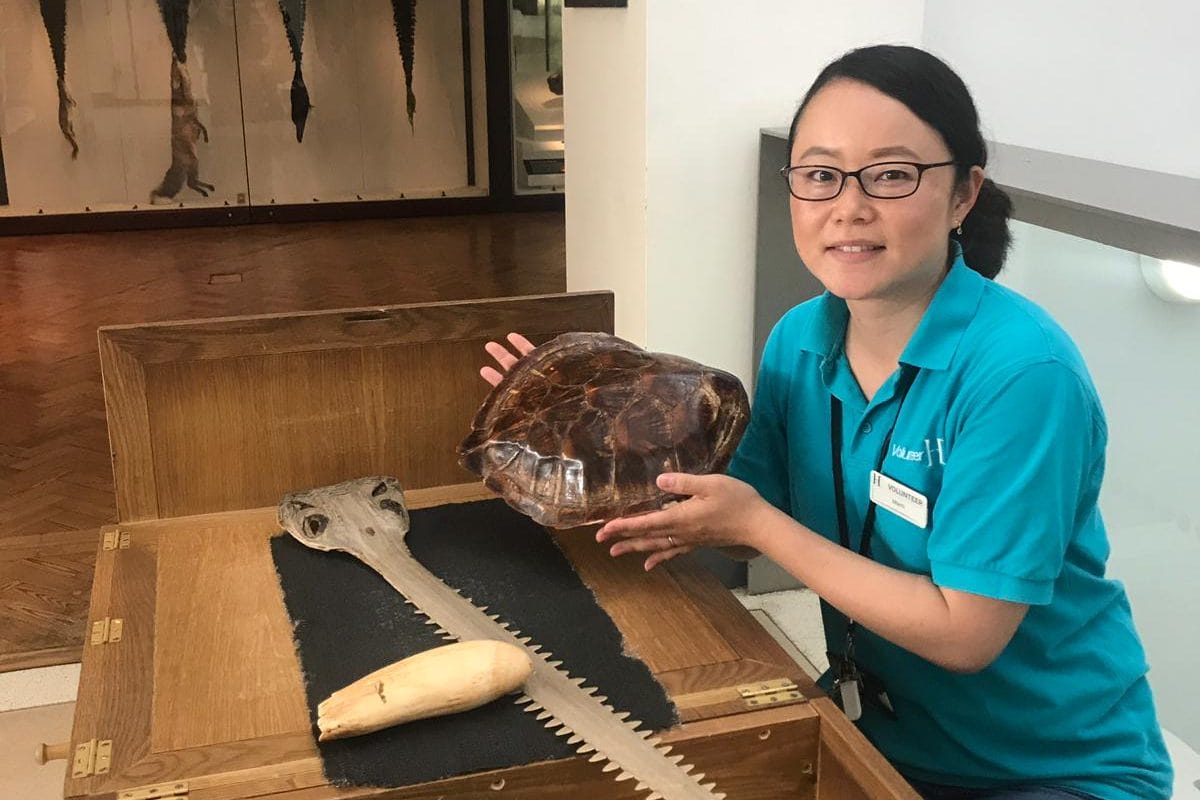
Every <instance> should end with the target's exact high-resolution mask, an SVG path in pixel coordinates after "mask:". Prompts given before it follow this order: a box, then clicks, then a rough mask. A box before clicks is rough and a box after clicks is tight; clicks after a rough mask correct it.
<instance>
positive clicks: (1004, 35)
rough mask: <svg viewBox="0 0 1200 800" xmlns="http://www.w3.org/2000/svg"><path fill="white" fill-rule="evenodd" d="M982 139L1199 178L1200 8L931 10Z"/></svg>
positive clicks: (1115, 2)
mask: <svg viewBox="0 0 1200 800" xmlns="http://www.w3.org/2000/svg"><path fill="white" fill-rule="evenodd" d="M925 8H926V12H925V32H924V46H925V47H926V48H928V49H929V50H931V51H933V52H935V53H937V54H938V55H940V56H942V57H943V58H945V59H946V60H947V61H948V62H949V63H950V64H951V65H952V66H953V67H954V68H955V69H956V70H958V72H959V73H960V74H961V75H962V76H963V79H964V80H965V81H966V82H967V84H968V86H970V88H971V91H972V93H973V94H974V95H975V101H976V103H977V105H978V106H979V109H980V113H981V115H982V117H983V120H984V124H985V126H986V127H985V135H988V136H989V138H993V139H995V140H997V141H1001V142H1006V143H1009V144H1017V145H1023V146H1025V147H1035V148H1039V149H1042V150H1049V151H1052V152H1056V153H1068V154H1070V155H1074V156H1081V157H1084V158H1093V159H1097V160H1100V161H1111V162H1114V163H1118V164H1127V165H1129V166H1134V167H1141V168H1143V169H1152V170H1158V171H1160V172H1170V173H1174V174H1177V175H1185V176H1188V177H1193V178H1200V148H1197V147H1196V146H1195V142H1196V140H1197V138H1198V137H1200V46H1197V43H1196V31H1197V30H1200V3H1197V2H1195V0H1142V2H1138V3H1127V2H1120V0H1101V1H1099V2H1097V0H1055V2H1045V0H1007V2H1003V3H997V2H994V0H926V3H925Z"/></svg>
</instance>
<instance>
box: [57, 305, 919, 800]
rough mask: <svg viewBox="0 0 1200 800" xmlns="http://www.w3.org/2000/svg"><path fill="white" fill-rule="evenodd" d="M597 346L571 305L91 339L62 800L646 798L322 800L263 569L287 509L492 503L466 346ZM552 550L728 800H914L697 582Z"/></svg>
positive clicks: (579, 549) (577, 785) (111, 333)
mask: <svg viewBox="0 0 1200 800" xmlns="http://www.w3.org/2000/svg"><path fill="white" fill-rule="evenodd" d="M611 326H612V297H611V295H609V294H607V293H585V294H564V295H555V296H547V297H535V298H512V299H506V300H491V301H480V302H466V303H441V304H430V305H418V306H399V307H393V308H384V309H367V310H362V309H359V310H353V311H332V312H317V313H309V314H295V315H279V316H269V317H249V318H238V319H225V320H209V321H193V322H181V323H170V324H153V325H144V326H132V327H121V328H108V329H103V330H102V331H101V332H100V349H101V357H102V365H103V370H104V384H105V396H106V401H107V405H108V421H109V428H110V438H111V443H112V450H113V459H114V469H115V474H116V485H117V493H118V508H119V510H120V519H121V522H120V523H119V524H118V525H116V526H113V527H110V528H108V529H106V530H105V536H104V541H105V544H104V545H102V549H101V550H100V552H99V557H98V562H97V568H96V578H95V585H94V589H93V594H92V605H91V614H90V618H89V633H92V634H94V635H93V636H92V637H91V638H90V639H89V643H88V644H87V645H85V653H84V658H83V671H82V676H81V680H80V690H79V700H78V704H77V707H76V717H75V724H74V729H73V734H72V740H71V748H70V752H71V758H72V762H75V761H78V763H77V764H76V763H71V764H70V765H69V768H68V777H67V781H66V787H65V796H66V797H72V798H75V797H79V798H85V797H86V798H97V799H99V798H105V800H108V798H122V800H123V798H124V797H125V796H126V793H131V794H128V797H132V798H143V797H149V796H165V797H171V796H178V797H186V798H188V800H233V799H234V798H251V797H254V798H280V799H281V800H282V799H283V798H287V799H288V800H323V799H324V798H379V799H381V800H382V799H383V798H429V799H430V800H434V799H435V798H446V799H447V800H449V798H480V799H482V798H488V800H494V798H503V797H505V796H507V797H514V798H539V799H541V798H545V799H546V800H550V799H551V798H572V800H578V798H636V797H639V796H643V795H644V793H638V792H635V791H634V785H633V782H625V783H616V782H615V781H614V780H612V778H611V776H610V775H608V774H605V773H602V772H601V769H600V765H599V764H592V763H589V762H588V761H587V760H586V759H584V758H568V759H562V760H556V761H547V762H542V763H536V764H529V765H526V766H522V767H517V768H512V769H505V770H498V771H493V772H487V773H479V774H474V775H467V776H462V777H458V778H454V779H450V780H445V781H439V782H436V783H431V784H425V785H421V786H413V787H402V788H394V789H377V788H370V789H367V788H362V789H338V788H335V787H332V786H330V785H329V783H328V782H327V781H326V780H325V778H324V776H323V774H322V771H321V764H320V758H319V756H318V753H317V749H316V745H315V742H314V741H313V737H312V733H311V728H310V724H309V720H308V714H307V710H306V707H305V702H304V694H303V690H302V678H301V673H300V667H299V663H298V661H297V658H296V655H295V652H294V647H293V642H292V635H291V626H290V623H289V620H288V618H287V615H286V613H285V611H284V607H283V600H282V595H281V593H280V589H279V586H278V582H277V579H276V576H275V572H274V567H273V564H272V561H271V557H270V552H269V549H268V539H269V537H270V536H272V535H274V534H276V533H277V532H278V530H279V526H278V524H277V523H276V522H275V504H276V503H277V502H278V501H279V499H280V498H281V497H282V496H283V494H285V493H286V492H288V491H291V490H295V489H302V488H308V487H313V486H319V485H324V484H330V483H336V482H339V481H342V480H346V479H349V478H353V477H359V476H362V475H368V474H390V475H395V476H396V477H398V478H399V479H400V480H401V482H402V483H403V484H404V485H405V486H406V487H407V488H408V490H409V491H408V500H409V503H410V506H411V507H414V508H419V507H427V506H430V505H436V504H440V503H447V502H462V501H467V500H472V499H481V498H483V497H485V496H487V495H486V490H484V489H483V488H482V486H481V485H480V484H479V483H478V482H474V481H472V480H471V479H472V476H470V475H469V474H468V473H466V472H465V471H463V470H462V469H461V468H460V467H459V466H458V465H457V460H456V457H455V453H454V447H455V445H456V444H457V442H458V441H459V440H460V439H461V438H462V437H463V436H464V435H465V433H466V430H467V426H468V423H469V420H470V418H471V416H472V414H473V413H474V410H475V408H476V407H477V406H478V403H479V402H480V400H481V399H482V397H483V395H484V393H485V392H484V390H485V388H486V387H485V386H484V385H483V383H482V381H481V380H480V379H479V377H478V373H477V369H478V367H479V365H480V363H481V361H482V357H481V353H482V352H483V351H482V345H483V342H485V341H486V340H488V339H494V338H497V337H501V336H503V335H504V334H505V333H507V332H508V331H510V330H520V331H523V332H526V333H527V334H528V335H530V337H531V338H532V339H534V340H535V341H540V340H544V339H547V338H549V337H551V336H553V335H555V334H557V333H560V332H563V331H567V330H605V331H611ZM555 535H556V537H557V538H558V540H559V543H560V546H561V547H562V549H563V551H564V552H565V553H566V554H567V556H568V558H569V559H570V560H571V561H572V563H573V564H574V565H575V568H576V569H577V570H578V571H579V573H580V576H581V577H582V578H583V579H584V580H585V581H586V582H587V583H588V585H589V586H590V587H591V588H592V589H593V591H595V593H596V595H597V598H598V600H599V602H600V603H601V605H602V606H603V607H604V608H605V610H606V611H607V612H608V613H609V615H610V616H611V617H612V618H613V620H614V622H615V623H616V624H617V626H618V627H619V628H620V629H621V631H622V633H623V634H624V636H625V639H626V643H627V646H628V647H629V648H630V649H631V650H632V651H633V652H634V653H635V654H636V655H638V656H639V657H640V658H641V659H642V660H643V661H645V663H646V664H647V665H648V666H649V667H650V669H651V670H652V672H653V673H654V674H655V675H656V677H657V678H658V679H659V681H660V682H661V683H662V684H663V686H664V687H665V688H666V690H667V691H668V693H669V694H670V695H671V697H672V699H673V700H674V701H675V703H676V705H677V706H678V708H679V710H680V716H681V719H682V720H683V722H682V724H681V725H679V726H678V727H676V728H675V729H672V730H670V731H667V732H665V733H664V734H663V739H664V741H665V742H669V743H672V744H673V745H674V746H675V750H676V752H679V753H683V754H684V756H685V757H686V759H687V761H688V762H690V763H695V764H696V765H697V767H698V768H699V769H700V771H702V772H704V773H706V775H708V776H709V777H710V778H711V779H712V780H715V781H717V782H718V785H719V787H720V789H721V791H724V792H726V793H727V794H728V796H729V798H730V800H743V799H744V800H752V799H753V800H759V799H762V800H765V799H766V798H782V797H789V798H791V797H798V798H804V797H815V798H847V799H848V800H858V799H859V798H880V799H883V798H887V799H888V800H901V799H902V800H916V795H915V794H914V793H913V792H912V790H911V789H910V788H909V787H908V786H907V785H906V784H905V783H904V782H903V780H902V779H901V778H900V777H899V776H898V775H897V774H896V773H895V772H894V771H893V770H892V768H891V767H890V766H889V765H888V764H887V762H886V761H885V760H884V759H883V758H882V757H881V756H880V755H879V753H877V752H876V751H875V750H874V749H872V748H871V746H870V745H869V744H868V743H867V741H866V740H865V739H864V738H863V737H862V736H861V734H859V732H858V731H857V729H856V728H855V727H854V726H853V725H852V724H850V723H849V722H848V721H847V720H846V718H845V717H844V716H843V715H842V714H841V712H840V711H838V709H837V708H836V707H835V706H834V705H833V704H832V703H831V702H830V701H829V700H828V699H827V698H825V697H823V696H822V695H821V693H820V692H819V690H817V689H816V687H815V686H813V684H812V683H811V681H809V680H808V679H807V677H806V676H805V675H804V673H803V672H802V671H801V670H800V668H799V667H798V666H797V665H796V664H795V663H794V662H793V661H791V659H790V658H789V657H788V656H787V654H786V653H785V652H784V651H783V650H782V648H781V647H780V646H779V645H778V644H777V643H776V642H775V641H774V640H773V639H772V638H771V637H770V636H769V635H768V634H767V633H766V632H765V631H764V630H763V629H762V628H761V627H760V626H759V625H758V624H757V623H756V622H755V621H754V619H753V618H752V617H751V616H750V615H749V614H748V613H747V612H746V611H745V609H743V607H742V606H741V605H740V604H739V603H738V602H737V601H736V599H735V598H733V597H732V595H730V593H729V592H728V591H727V590H726V589H725V588H724V587H723V586H721V584H720V583H719V582H718V581H717V580H716V579H715V578H714V577H713V576H712V575H710V574H709V573H707V572H706V571H705V570H704V569H703V568H702V567H700V566H699V565H698V564H696V563H695V562H694V561H693V560H691V559H689V558H680V559H675V560H673V561H672V562H670V563H669V564H668V565H667V566H666V568H664V569H659V570H655V571H654V572H653V573H650V574H646V573H644V572H643V571H642V569H641V566H640V561H638V560H637V559H630V558H626V559H612V558H610V557H609V556H608V555H607V553H606V552H605V550H604V548H601V547H599V546H598V545H596V543H595V541H594V539H593V538H592V537H591V536H589V535H587V533H586V532H579V531H574V532H572V531H567V532H559V533H556V534H555ZM117 620H119V621H120V622H119V624H114V621H117ZM93 642H94V643H93ZM772 679H789V680H791V681H792V682H793V683H795V684H796V685H797V686H798V687H799V688H800V690H801V692H802V695H803V697H802V698H801V699H800V700H799V701H795V702H791V703H781V704H778V705H773V706H770V707H766V708H751V707H750V706H749V705H748V703H747V701H746V700H745V699H744V698H743V696H742V694H741V693H740V692H739V687H745V686H747V685H752V684H756V683H759V682H762V681H765V680H772ZM84 772H88V773H90V774H82V773H84ZM172 793H174V794H172Z"/></svg>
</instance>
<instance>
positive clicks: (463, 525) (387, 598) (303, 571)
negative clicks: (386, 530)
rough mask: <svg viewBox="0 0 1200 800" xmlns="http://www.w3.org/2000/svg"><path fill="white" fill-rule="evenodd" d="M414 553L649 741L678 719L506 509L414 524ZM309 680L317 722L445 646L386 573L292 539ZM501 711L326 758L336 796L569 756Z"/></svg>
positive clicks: (281, 540)
mask: <svg viewBox="0 0 1200 800" xmlns="http://www.w3.org/2000/svg"><path fill="white" fill-rule="evenodd" d="M408 545H409V549H410V550H411V551H412V553H413V555H414V556H416V558H417V559H418V560H419V561H420V562H421V563H422V564H424V565H425V567H426V568H427V569H429V570H430V571H431V572H432V573H434V574H435V575H437V576H438V577H440V578H441V579H442V580H443V581H445V582H446V583H448V584H449V585H451V586H453V587H455V588H456V589H459V590H460V591H461V592H462V593H463V595H464V596H466V597H470V598H472V599H473V600H474V601H475V603H476V605H481V606H488V607H489V609H488V613H494V614H498V615H499V616H500V618H501V619H502V620H505V621H507V622H509V623H511V624H512V625H513V626H514V627H516V628H519V629H520V631H521V632H522V633H523V634H524V635H526V636H532V637H533V641H534V642H535V643H537V644H540V645H542V647H543V648H545V649H547V650H549V651H550V652H551V653H553V654H554V657H555V658H556V659H558V660H561V661H562V662H563V667H564V668H565V669H567V670H568V671H569V672H570V673H571V674H572V675H576V676H581V677H586V678H587V681H588V685H590V686H595V687H597V688H598V689H599V690H600V693H601V694H604V695H607V696H608V698H609V702H610V703H611V704H612V705H613V706H614V707H615V708H617V709H619V710H625V711H630V712H632V715H633V718H634V719H640V720H642V721H644V722H645V723H646V725H647V726H649V727H651V728H654V729H662V728H668V727H670V726H672V725H674V724H675V722H676V721H677V717H676V715H675V710H674V707H673V706H672V705H671V702H670V700H668V699H667V696H666V693H665V692H664V691H663V689H662V687H661V686H660V685H659V683H658V682H657V681H656V680H655V679H654V677H653V675H652V674H651V673H650V670H649V669H648V668H647V667H646V665H645V664H643V663H642V662H641V661H638V660H636V659H633V658H629V657H627V656H625V655H623V654H622V652H621V634H620V632H619V631H618V630H617V628H616V626H615V625H614V624H613V622H612V620H611V619H610V618H609V616H608V614H606V613H605V612H604V610H603V609H601V608H600V606H599V605H598V604H597V603H596V599H595V597H594V596H593V595H592V593H591V591H590V590H589V589H588V588H587V587H586V586H585V585H584V584H583V581H582V580H580V578H579V576H578V575H577V574H576V573H575V571H574V570H573V569H572V568H571V565H570V563H569V562H568V561H567V560H566V558H565V557H564V556H563V555H562V553H561V552H560V551H559V549H558V547H557V546H556V545H555V544H554V542H553V541H552V540H551V538H550V537H549V535H548V534H547V533H546V532H545V531H544V530H543V529H542V528H541V527H540V526H538V525H536V524H535V523H534V522H533V521H532V520H530V519H529V518H528V517H525V516H523V515H521V514H519V513H517V512H516V511H514V510H512V509H511V508H509V507H508V506H507V505H505V504H504V503H503V502H502V501H500V500H485V501H481V502H476V503H461V504H454V505H445V506H438V507H436V508H428V509H419V510H417V511H413V512H412V529H411V530H410V531H409V534H408ZM271 553H272V556H273V557H274V559H275V568H276V570H277V571H278V573H279V580H280V584H281V586H282V587H283V595H284V601H285V603H286V605H287V610H288V614H289V615H290V617H291V619H292V622H293V625H294V634H295V638H296V642H297V649H298V651H299V653H300V661H301V666H302V667H303V669H304V674H305V679H306V680H305V683H306V686H305V693H306V695H307V700H308V709H309V717H310V719H311V720H312V723H313V731H314V735H315V732H316V720H317V704H318V703H319V702H321V701H322V700H324V699H325V698H326V697H328V696H329V695H330V694H332V693H333V692H334V691H336V690H337V689H340V688H341V687H343V686H345V685H346V684H349V683H352V682H353V681H355V680H357V679H358V678H360V677H362V676H363V675H366V674H367V673H369V672H372V671H374V670H376V669H378V668H380V667H382V666H385V665H387V664H389V663H391V662H393V661H396V660H398V659H401V658H404V657H405V656H409V655H413V654H414V653H418V652H421V651H422V650H427V649H429V648H432V647H438V646H440V645H443V644H446V642H445V641H444V640H443V639H441V638H440V637H438V636H437V635H436V634H435V633H433V630H434V626H431V625H426V624H425V619H424V617H421V616H419V615H418V614H416V613H415V612H414V611H413V609H412V608H411V607H410V606H409V605H408V604H406V603H405V602H404V601H403V599H402V598H401V596H400V594H399V593H398V592H396V591H395V590H394V589H393V588H392V587H391V586H390V585H389V584H388V583H387V582H386V581H385V580H384V579H383V578H382V577H380V576H379V574H378V573H376V572H374V571H373V570H371V569H370V568H369V567H367V566H366V565H364V564H363V563H362V562H360V561H358V560H357V559H355V558H353V557H352V556H349V555H346V554H344V553H323V552H319V551H316V550H311V549H309V548H307V547H305V546H304V545H302V544H300V543H299V542H297V541H295V540H294V539H292V537H291V536H288V535H287V534H284V535H282V536H278V537H275V538H274V539H272V540H271ZM513 699H514V698H513V697H503V698H500V699H499V700H497V701H495V702H494V703H490V704H488V705H486V706H483V707H481V708H478V709H475V710H474V711H468V712H465V713H462V714H455V715H451V716H448V717H439V718H435V719H426V720H418V721H415V722H410V723H407V724H404V725H399V726H396V727H393V728H387V729H384V730H382V731H377V732H375V733H371V734H367V735H365V736H356V737H351V738H348V739H339V740H335V741H332V742H322V743H320V744H319V749H320V751H321V756H322V758H323V760H324V765H325V776H326V778H327V779H328V780H329V781H330V782H331V783H333V784H335V785H338V786H408V785H410V784H414V783H421V782H423V781H430V780H438V779H441V778H446V777H451V776H454V775H462V774H466V773H470V772H478V771H482V770H489V769H499V768H503V767H511V766H517V765H520V764H528V763H531V762H535V761H542V760H546V759H553V758H563V757H566V756H569V755H572V754H573V752H574V750H573V749H572V748H571V747H569V746H567V744H566V742H565V738H564V737H558V736H555V735H554V733H553V732H552V731H549V730H546V728H544V727H543V723H541V722H538V721H537V720H536V719H535V717H534V715H533V714H528V713H526V712H524V711H523V710H522V709H521V707H520V706H517V705H515V704H514V703H513Z"/></svg>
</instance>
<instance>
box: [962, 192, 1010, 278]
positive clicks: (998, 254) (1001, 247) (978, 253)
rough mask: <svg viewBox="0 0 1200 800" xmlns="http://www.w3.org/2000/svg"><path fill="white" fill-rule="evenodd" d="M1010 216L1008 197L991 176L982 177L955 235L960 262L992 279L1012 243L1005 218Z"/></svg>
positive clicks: (997, 272) (1002, 263) (1001, 265)
mask: <svg viewBox="0 0 1200 800" xmlns="http://www.w3.org/2000/svg"><path fill="white" fill-rule="evenodd" d="M1010 216H1012V200H1010V199H1009V197H1008V195H1007V194H1006V193H1005V192H1004V190H1003V189H1001V188H1000V187H999V186H997V185H996V184H995V183H994V182H993V181H992V179H991V178H985V179H984V181H983V186H981V187H980V189H979V197H978V198H976V200H975V205H974V207H973V208H972V209H971V213H970V214H967V218H966V219H964V220H963V223H962V233H961V234H955V238H956V239H958V242H959V244H961V245H962V249H963V261H965V262H966V263H967V266H968V267H970V268H971V269H973V270H975V271H976V272H978V273H979V274H980V275H982V276H983V277H985V278H989V279H990V278H995V277H996V275H998V274H999V273H1000V269H1001V267H1003V266H1004V259H1005V257H1006V256H1007V255H1008V249H1009V247H1010V246H1011V245H1012V234H1011V233H1010V232H1009V230H1008V218H1009V217H1010Z"/></svg>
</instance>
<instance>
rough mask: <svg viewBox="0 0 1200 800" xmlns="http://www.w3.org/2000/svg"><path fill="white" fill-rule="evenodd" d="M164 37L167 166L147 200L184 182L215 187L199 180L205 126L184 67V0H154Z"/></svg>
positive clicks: (202, 189) (169, 194)
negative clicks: (167, 97)
mask: <svg viewBox="0 0 1200 800" xmlns="http://www.w3.org/2000/svg"><path fill="white" fill-rule="evenodd" d="M158 8H159V10H160V11H161V12H162V17H163V23H164V24H165V25H166V27H167V37H168V38H169V39H170V40H171V166H170V167H168V168H167V173H166V174H165V175H163V179H162V183H160V184H159V185H158V187H157V188H156V189H154V190H153V191H151V192H150V201H151V202H154V201H155V200H157V199H160V198H162V199H168V200H169V199H172V198H174V197H175V195H177V194H179V190H180V189H182V188H183V184H184V182H185V181H186V182H187V185H188V186H189V187H190V188H192V189H195V190H196V191H197V192H199V193H200V194H202V195H203V196H205V197H208V193H209V192H211V191H213V189H214V188H215V187H214V186H213V185H212V184H211V183H205V182H203V181H202V180H200V156H199V153H198V152H197V146H198V145H199V143H200V137H202V136H203V137H204V141H205V142H208V129H207V128H205V127H204V125H203V123H201V122H200V117H199V115H198V114H197V113H196V98H195V96H194V95H193V94H192V79H191V77H190V76H189V75H188V68H187V29H188V0H158Z"/></svg>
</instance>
